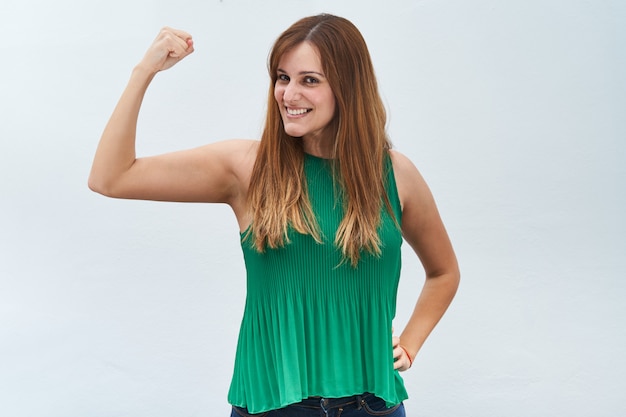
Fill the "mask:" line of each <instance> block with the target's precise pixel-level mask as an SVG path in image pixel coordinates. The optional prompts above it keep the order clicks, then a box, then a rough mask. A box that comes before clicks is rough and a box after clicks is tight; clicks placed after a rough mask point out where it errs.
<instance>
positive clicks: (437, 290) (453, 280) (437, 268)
mask: <svg viewBox="0 0 626 417" xmlns="http://www.w3.org/2000/svg"><path fill="white" fill-rule="evenodd" d="M391 158H392V162H393V168H394V173H395V178H396V184H397V186H398V194H399V197H400V203H401V205H402V235H403V237H404V239H405V240H406V242H407V243H408V244H409V245H410V246H411V247H412V248H413V250H414V251H415V253H416V254H417V256H418V257H419V259H420V261H421V263H422V265H423V267H424V271H425V274H426V280H425V282H424V286H423V288H422V291H421V293H420V295H419V298H418V300H417V303H416V304H415V308H414V310H413V314H412V315H411V317H410V319H409V321H408V323H407V325H406V327H405V329H404V331H403V332H402V334H401V335H400V337H399V338H394V341H393V344H394V358H395V359H396V362H395V368H396V369H398V370H400V371H404V370H407V369H408V368H409V367H410V366H411V364H412V363H413V360H414V358H415V357H416V356H417V353H418V352H419V350H420V349H421V347H422V345H423V344H424V342H425V341H426V338H427V337H428V335H429V334H430V333H431V331H432V330H433V329H434V328H435V326H436V325H437V323H438V322H439V320H440V319H441V317H442V316H443V314H444V313H445V311H446V309H447V308H448V306H449V305H450V303H451V302H452V299H453V298H454V295H455V294H456V290H457V288H458V286H459V280H460V273H459V266H458V263H457V260H456V255H455V254H454V249H453V248H452V244H451V243H450V239H449V237H448V233H447V232H446V229H445V227H444V225H443V222H442V221H441V217H440V216H439V211H438V210H437V205H436V204H435V200H434V198H433V196H432V194H431V192H430V189H429V188H428V185H427V184H426V182H425V181H424V179H423V178H422V176H421V175H420V173H419V171H418V170H417V168H416V167H415V165H413V163H412V162H411V161H410V160H409V159H408V158H407V157H406V156H404V155H402V154H401V153H399V152H396V151H392V152H391ZM407 355H408V357H407Z"/></svg>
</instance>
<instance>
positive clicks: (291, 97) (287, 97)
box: [283, 81, 300, 103]
mask: <svg viewBox="0 0 626 417" xmlns="http://www.w3.org/2000/svg"><path fill="white" fill-rule="evenodd" d="M299 98H300V88H299V86H298V85H297V84H296V83H294V82H293V81H292V82H290V83H289V84H287V85H286V86H285V91H284V92H283V100H284V101H285V102H286V103H293V102H295V101H297V100H298V99H299Z"/></svg>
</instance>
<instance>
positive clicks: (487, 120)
mask: <svg viewBox="0 0 626 417" xmlns="http://www.w3.org/2000/svg"><path fill="white" fill-rule="evenodd" d="M319 12H332V13H335V14H339V15H342V16H345V17H347V18H349V19H350V20H352V21H353V22H354V23H355V24H356V25H357V26H358V27H359V28H360V29H361V31H362V33H363V35H364V36H365V38H366V40H367V42H368V45H369V47H370V51H371V54H372V57H373V59H374V63H375V67H376V70H377V74H378V77H379V83H380V88H381V92H382V95H383V97H384V100H385V103H386V105H387V107H388V109H389V113H390V121H389V132H390V135H391V137H392V140H393V142H394V144H395V147H396V148H397V149H398V150H400V151H401V152H403V153H405V154H406V155H408V156H409V157H410V158H411V159H412V160H413V161H414V162H415V163H416V165H417V166H418V167H419V168H420V170H421V171H422V173H423V175H424V176H425V177H426V179H427V181H428V182H429V184H430V186H431V188H432V190H433V192H434V194H435V197H436V199H437V201H438V204H439V207H440V210H441V213H442V216H443V218H444V221H445V223H446V225H447V227H448V230H449V233H450V235H451V237H452V239H453V243H454V245H455V248H456V251H457V254H458V257H459V261H460V265H461V271H462V283H461V287H460V290H459V293H458V296H457V298H456V299H455V301H454V303H453V305H452V306H451V308H450V310H449V312H448V314H447V315H446V316H445V317H444V319H443V321H442V322H441V323H440V325H439V327H438V328H437V329H436V330H435V332H434V333H433V334H432V336H431V338H430V339H429V340H428V341H427V344H426V345H425V346H424V348H423V350H422V352H421V353H420V355H419V357H418V359H417V360H416V362H415V364H414V366H413V368H412V369H411V370H410V371H409V372H407V373H405V374H404V377H405V381H406V385H407V388H408V390H409V393H410V396H411V398H410V399H409V400H408V401H407V402H406V408H407V411H408V414H409V416H475V417H488V416H493V417H502V416H507V417H508V416H524V417H526V416H569V417H573V416H594V417H598V416H620V415H624V414H625V413H626V406H625V405H624V400H623V398H624V397H623V392H624V389H625V388H626V383H624V378H625V377H626V359H625V356H626V355H625V354H624V352H625V350H626V323H625V321H626V320H625V319H626V303H624V301H623V298H624V295H625V292H626V284H625V282H624V281H625V278H626V277H625V274H624V271H625V270H626V260H625V258H626V256H625V255H626V237H625V236H626V225H625V221H624V212H625V209H626V192H625V191H626V190H625V189H626V187H625V185H626V181H625V180H626V172H625V171H626V169H625V168H624V166H625V162H626V145H625V140H626V127H625V123H624V119H625V117H624V116H625V115H626V99H625V97H626V77H625V74H626V29H625V28H626V24H625V23H624V22H626V3H624V2H623V1H621V0H604V1H601V0H596V1H590V0H569V1H566V0H543V1H539V0H524V1H521V0H515V1H495V0H492V1H488V0H477V1H462V0H440V1H434V0H431V1H403V2H401V1H382V0H379V1H363V0H351V1H301V0H297V1H294V0H283V1H276V0H266V1H253V0H246V1H244V0H241V1H235V0H222V1H217V0H211V1H200V0H195V1H191V0H186V1H159V0H153V1H147V0H142V1H128V0H127V1H121V0H106V1H103V0H101V1H90V2H82V1H70V0H56V1H43V0H37V1H27V0H25V1H21V0H20V1H17V0H13V1H11V0H9V1H7V0H2V2H1V3H0V35H1V36H0V39H1V42H0V57H1V58H0V59H1V61H0V62H1V65H0V88H1V90H0V414H1V415H3V416H10V417H57V416H58V417H92V416H93V417H99V416H103V417H104V416H106V417H112V416H115V417H117V416H119V417H127V416H128V417H130V416H156V417H160V416H226V415H228V413H229V406H228V404H227V403H226V392H227V389H228V384H229V382H230V376H231V371H232V365H233V357H234V347H235V343H236V337H237V332H238V325H239V321H240V317H241V312H242V308H243V302H244V297H245V288H244V270H243V265H242V257H241V254H240V249H239V240H238V239H239V236H238V230H237V226H236V223H235V221H234V217H233V216H232V214H231V213H230V211H229V209H228V207H225V206H219V205H214V206H210V205H196V204H172V203H154V202H140V201H120V200H113V199H106V198H104V197H101V196H99V195H97V194H94V193H91V192H90V191H89V190H88V188H87V176H88V172H89V168H90V164H91V159H92V156H93V153H94V150H95V147H96V144H97V141H98V139H99V136H100V133H101V131H102V129H103V127H104V125H105V123H106V121H107V119H108V117H109V115H110V113H111V111H112V109H113V107H114V105H115V103H116V101H117V99H118V97H119V95H120V93H121V92H122V89H123V88H124V86H125V83H126V81H127V79H128V76H129V74H130V71H131V69H132V67H133V66H134V65H135V63H136V62H138V60H139V59H140V58H141V56H142V55H143V52H144V51H145V49H146V48H147V47H148V45H149V44H150V42H151V41H152V39H153V38H154V37H155V36H156V34H157V32H158V30H159V29H160V27H161V26H164V25H170V26H173V27H177V28H181V29H185V30H187V31H189V32H190V33H192V34H193V36H194V40H195V46H196V53H194V54H193V55H192V56H190V57H189V58H188V59H186V60H185V61H184V62H182V63H180V64H179V65H178V66H177V67H175V68H173V69H172V70H170V71H168V72H165V73H162V74H159V76H158V77H157V78H156V79H155V81H154V83H153V85H152V87H151V89H150V90H149V92H148V94H147V96H146V100H145V104H144V107H143V109H142V114H141V117H140V125H139V142H138V153H139V154H141V155H146V154H153V153H160V152H166V151H171V150H177V149H182V148H189V147H194V146H199V145H202V144H205V143H208V142H212V141H216V140H221V139H226V138H238V137H245V138H257V137H258V136H259V133H260V130H261V127H262V122H263V117H264V111H265V103H266V94H267V88H268V77H267V74H266V68H265V63H266V58H267V53H268V51H269V48H270V46H271V45H272V43H273V41H274V39H275V38H276V37H277V36H278V34H279V33H280V32H281V31H282V30H284V29H285V28H286V27H287V26H289V25H290V24H291V23H293V22H294V21H295V20H297V19H298V18H300V17H303V16H306V15H310V14H316V13H319ZM405 250H406V252H405V258H404V259H405V260H404V269H403V275H402V281H401V288H400V294H399V302H398V314H397V319H396V323H395V326H396V329H398V328H401V327H402V326H403V323H404V322H405V321H406V319H407V318H408V316H409V314H410V311H411V310H412V306H413V303H414V302H415V299H416V296H417V294H418V292H419V288H420V285H421V282H422V279H423V272H422V270H421V269H420V266H419V263H418V262H417V261H416V259H415V257H414V256H413V254H412V253H410V251H408V245H406V247H405Z"/></svg>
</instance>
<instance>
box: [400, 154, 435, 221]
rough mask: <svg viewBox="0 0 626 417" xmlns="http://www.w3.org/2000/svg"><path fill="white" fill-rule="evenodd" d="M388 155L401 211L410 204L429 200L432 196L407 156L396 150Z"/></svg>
mask: <svg viewBox="0 0 626 417" xmlns="http://www.w3.org/2000/svg"><path fill="white" fill-rule="evenodd" d="M389 154H390V156H391V163H392V165H393V171H394V176H395V178H396V184H397V187H398V194H399V197H400V203H401V204H402V207H403V210H404V208H405V207H406V206H407V205H410V204H412V203H416V202H418V201H421V202H426V201H428V200H431V199H432V195H431V193H430V190H429V188H428V185H427V184H426V181H424V178H423V177H422V174H420V172H419V170H418V169H417V167H416V166H415V164H414V163H413V162H412V161H411V160H410V159H409V158H408V157H407V156H405V155H404V154H402V153H401V152H398V151H396V150H393V149H392V150H390V151H389Z"/></svg>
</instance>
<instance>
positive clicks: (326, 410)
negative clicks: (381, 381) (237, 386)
mask: <svg viewBox="0 0 626 417" xmlns="http://www.w3.org/2000/svg"><path fill="white" fill-rule="evenodd" d="M367 416H386V417H406V414H405V412H404V404H402V403H400V404H398V405H396V406H394V407H391V408H387V406H386V405H385V401H384V400H381V399H380V398H378V397H375V396H374V395H372V394H363V395H356V396H352V397H344V398H319V397H312V398H307V399H305V400H303V401H302V402H299V403H296V404H291V405H288V406H287V407H285V408H280V409H278V410H271V411H266V412H264V413H260V414H249V413H248V410H247V409H245V408H240V407H235V406H233V409H232V412H231V414H230V417H367Z"/></svg>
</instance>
